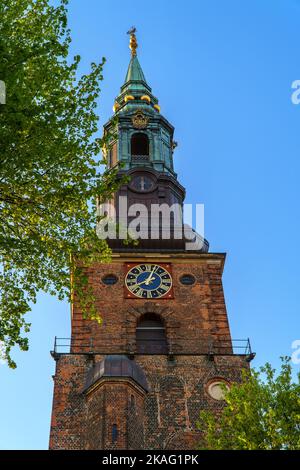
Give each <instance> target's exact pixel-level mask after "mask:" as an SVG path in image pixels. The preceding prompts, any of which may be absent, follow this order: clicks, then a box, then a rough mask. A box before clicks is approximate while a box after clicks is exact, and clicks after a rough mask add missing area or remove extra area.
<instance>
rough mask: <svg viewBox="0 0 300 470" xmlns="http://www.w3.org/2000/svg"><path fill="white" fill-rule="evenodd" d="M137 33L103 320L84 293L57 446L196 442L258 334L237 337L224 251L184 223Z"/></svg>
mask: <svg viewBox="0 0 300 470" xmlns="http://www.w3.org/2000/svg"><path fill="white" fill-rule="evenodd" d="M129 33H130V49H131V59H130V63H129V67H128V71H127V74H126V78H125V82H124V84H123V86H122V87H121V91H120V94H119V95H118V97H117V98H116V100H115V103H114V108H113V109H114V115H113V117H112V118H111V119H110V120H109V121H108V122H107V124H105V126H104V134H105V136H106V137H107V139H106V142H107V143H106V147H105V149H104V151H105V153H106V158H107V162H108V165H109V167H111V168H117V169H118V175H119V177H120V180H121V185H120V187H119V189H118V191H117V193H116V194H115V196H114V199H113V201H111V204H110V206H109V208H108V209H106V213H107V214H108V215H109V216H110V217H111V218H115V219H114V220H115V222H116V224H115V227H117V228H118V229H117V230H116V236H113V237H110V239H109V240H108V243H109V245H110V246H111V248H112V257H111V261H110V262H109V263H108V264H105V263H103V264H97V263H96V264H94V265H93V266H90V267H88V268H86V273H87V275H88V280H89V284H90V285H91V286H92V287H93V290H94V293H95V297H96V305H97V309H98V310H99V313H100V314H101V317H102V319H103V323H102V325H98V324H97V323H96V322H94V321H90V320H85V319H83V316H82V312H81V311H80V307H79V305H78V303H77V302H76V293H75V296H74V302H73V305H72V318H71V322H72V335H71V338H70V340H66V339H59V338H56V340H55V346H54V350H53V351H52V355H53V357H54V359H55V361H56V372H55V376H54V397H53V410H52V420H51V435H50V449H129V450H133V449H170V450H180V449H186V450H188V449H195V448H196V446H197V443H198V442H199V439H200V436H201V430H199V429H197V427H196V422H197V420H198V418H199V412H200V411H201V410H206V409H211V410H215V411H216V412H218V410H220V409H222V407H223V406H224V404H223V400H222V393H223V387H222V386H221V384H225V386H230V383H232V382H234V381H238V380H240V377H241V371H242V369H243V368H248V367H249V362H250V361H251V359H252V358H253V357H254V354H253V353H252V352H251V348H250V343H249V340H245V341H244V340H237V341H234V340H232V338H231V335H230V329H229V324H228V319H227V313H226V306H225V300H224V294H223V287H222V272H223V267H224V262H225V254H224V253H210V252H209V251H208V249H209V245H208V242H207V241H206V240H205V239H204V238H203V237H202V236H201V235H200V234H197V233H196V231H194V230H193V229H192V228H191V227H188V226H186V225H184V224H183V219H182V212H183V201H184V197H185V189H184V188H183V187H182V185H181V184H180V182H179V181H178V179H177V175H176V173H175V171H174V166H173V152H174V150H175V147H176V142H175V141H174V128H173V126H172V125H171V124H170V123H169V122H168V120H167V119H166V118H165V117H164V116H163V115H162V114H161V112H160V106H159V104H158V99H157V98H156V97H155V96H154V95H153V94H152V90H151V88H150V86H149V85H148V83H147V81H146V79H145V76H144V73H143V71H142V68H141V66H140V63H139V60H138V57H137V40H136V35H135V29H134V28H133V29H132V30H131V31H130V32H129ZM124 176H125V178H124ZM168 209H169V211H168ZM101 210H102V209H101V207H100V206H99V211H100V212H101ZM137 214H138V215H139V224H138V225H139V228H138V229H137V232H138V233H139V239H138V242H137V244H132V243H129V244H126V243H124V240H123V239H122V237H121V236H120V233H121V232H122V231H124V228H125V229H126V230H127V228H128V227H129V226H130V224H131V223H132V224H131V226H132V227H136V225H137V224H136V225H135V224H134V220H135V217H136V215H137ZM156 215H158V217H154V216H156ZM141 227H142V229H141ZM100 232H101V233H103V227H100ZM100 232H99V233H100ZM129 232H130V230H129ZM133 238H134V237H133Z"/></svg>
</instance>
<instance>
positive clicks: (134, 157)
mask: <svg viewBox="0 0 300 470" xmlns="http://www.w3.org/2000/svg"><path fill="white" fill-rule="evenodd" d="M131 158H132V160H135V161H141V162H145V161H147V160H149V155H131Z"/></svg>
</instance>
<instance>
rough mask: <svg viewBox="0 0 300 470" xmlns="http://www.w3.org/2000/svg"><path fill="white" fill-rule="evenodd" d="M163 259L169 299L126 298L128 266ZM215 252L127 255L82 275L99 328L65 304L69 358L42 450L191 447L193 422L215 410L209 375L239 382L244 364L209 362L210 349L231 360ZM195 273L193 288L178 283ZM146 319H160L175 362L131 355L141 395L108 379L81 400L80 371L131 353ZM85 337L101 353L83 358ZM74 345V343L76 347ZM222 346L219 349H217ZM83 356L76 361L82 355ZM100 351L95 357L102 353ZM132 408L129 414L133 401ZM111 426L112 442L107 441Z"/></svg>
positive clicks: (60, 369)
mask: <svg viewBox="0 0 300 470" xmlns="http://www.w3.org/2000/svg"><path fill="white" fill-rule="evenodd" d="M136 259H137V260H138V261H141V262H152V263H153V262H157V263H159V262H168V263H171V266H172V275H173V282H174V299H171V300H144V299H134V300H133V299H125V298H124V291H123V284H124V272H125V270H124V263H125V262H126V261H135V260H136ZM223 261H224V256H223V255H214V254H202V255H194V256H191V257H190V258H189V257H185V258H184V257H182V256H175V255H174V256H173V257H171V258H167V257H166V256H163V255H161V256H156V257H155V258H150V259H148V260H146V259H145V258H144V259H143V258H141V259H139V258H138V257H137V256H136V258H135V257H134V255H132V256H126V255H124V257H120V258H118V257H114V259H113V261H112V262H111V263H110V264H103V265H100V264H99V265H95V266H93V267H91V268H89V269H88V275H89V281H90V283H91V285H92V286H93V288H94V292H95V295H96V299H97V307H98V311H99V313H100V314H101V316H102V318H103V325H102V326H99V325H97V324H96V323H95V322H90V321H86V320H83V319H82V314H81V312H80V309H79V308H78V305H77V304H76V301H75V303H74V305H73V319H72V335H73V338H74V339H75V340H77V346H75V348H74V349H73V351H74V352H76V353H78V354H75V355H61V356H60V357H59V358H58V361H57V371H56V376H55V390H54V402H53V416H52V428H51V441H50V447H51V448H53V449H58V448H65V449H84V448H85V449H102V448H103V449H108V448H124V449H128V448H129V449H134V448H141V447H144V448H146V449H171V450H175V449H184V448H186V449H188V448H191V449H193V448H195V445H196V444H195V442H197V441H198V440H199V436H200V434H199V430H197V429H196V421H197V420H198V416H199V412H200V410H202V409H213V410H215V411H218V410H220V409H221V408H222V407H223V403H222V402H220V401H216V400H214V399H213V398H211V397H210V396H209V395H208V394H207V391H206V387H207V384H208V383H209V381H210V380H211V379H212V378H223V379H225V380H227V381H229V382H230V381H238V380H239V379H240V374H241V370H242V368H243V367H248V363H247V362H246V360H245V357H243V356H232V355H225V354H224V355H221V356H220V355H218V356H214V359H213V360H212V357H209V355H208V354H207V353H208V343H209V341H211V340H213V341H214V347H215V350H216V352H221V351H223V353H230V352H231V348H230V331H229V325H228V320H227V314H226V307H225V301H224V295H223V288H222V280H221V276H222V268H223ZM112 273H114V274H116V275H117V276H118V279H119V281H118V283H117V284H115V285H113V286H105V285H104V284H103V283H102V281H101V279H102V277H103V276H104V275H105V274H112ZM187 273H188V274H193V275H194V276H195V278H196V284H195V285H194V286H192V287H189V286H183V285H181V283H180V282H179V279H180V276H181V275H182V274H187ZM146 312H153V313H156V314H159V315H160V316H161V318H162V319H163V321H164V323H165V327H166V334H167V339H168V344H169V347H170V349H171V351H172V352H173V353H174V356H173V357H168V356H166V355H161V356H146V355H144V356H141V355H136V356H135V357H134V360H135V361H136V362H137V363H138V364H139V365H140V366H141V367H142V368H143V370H144V372H145V375H146V377H147V381H148V384H149V392H148V393H147V394H146V395H145V397H142V396H141V394H139V393H133V390H134V387H132V384H131V383H129V382H128V383H123V382H122V383H116V382H112V383H109V382H106V383H105V384H103V385H102V386H101V387H99V388H95V390H94V391H92V392H91V393H90V394H89V395H86V394H84V393H83V387H84V383H85V379H86V374H87V371H88V370H89V368H90V367H92V365H93V361H99V360H100V359H101V357H103V354H110V353H119V354H124V353H126V352H134V350H135V328H136V324H137V321H138V319H139V318H140V316H141V315H143V314H144V313H146ZM90 339H92V340H93V348H94V350H95V351H97V352H98V353H99V354H98V355H96V356H95V357H94V356H93V355H91V356H87V355H86V353H87V350H86V349H84V348H81V347H80V344H81V345H83V344H88V343H89V342H90ZM74 344H75V345H76V342H75V343H74ZM224 344H225V345H226V346H227V348H226V349H224V350H222V349H219V350H218V347H220V345H224ZM80 353H82V354H80ZM100 354H101V355H100ZM132 394H133V395H134V396H135V401H136V405H135V406H136V408H135V409H134V410H133V409H132V408H131V407H130V403H131V402H130V399H131V395H132ZM114 423H116V424H117V425H118V430H119V434H118V435H119V440H118V442H117V443H115V444H113V443H112V442H111V432H112V425H113V424H114Z"/></svg>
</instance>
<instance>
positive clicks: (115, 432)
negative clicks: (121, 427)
mask: <svg viewBox="0 0 300 470" xmlns="http://www.w3.org/2000/svg"><path fill="white" fill-rule="evenodd" d="M118 434H119V433H118V426H117V425H116V424H113V425H112V430H111V440H112V443H113V444H115V443H116V442H117V440H118Z"/></svg>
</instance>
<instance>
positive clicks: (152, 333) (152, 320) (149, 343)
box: [136, 313, 168, 354]
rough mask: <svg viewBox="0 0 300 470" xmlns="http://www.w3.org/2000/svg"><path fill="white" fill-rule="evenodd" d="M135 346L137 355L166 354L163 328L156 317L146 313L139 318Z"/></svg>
mask: <svg viewBox="0 0 300 470" xmlns="http://www.w3.org/2000/svg"><path fill="white" fill-rule="evenodd" d="M136 345H137V352H138V353H139V354H167V353H168V344H167V338H166V332H165V327H164V324H163V322H162V320H161V318H160V317H159V316H158V315H155V314H153V313H147V314H145V315H143V316H142V317H141V318H140V321H139V322H138V324H137V328H136Z"/></svg>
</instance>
